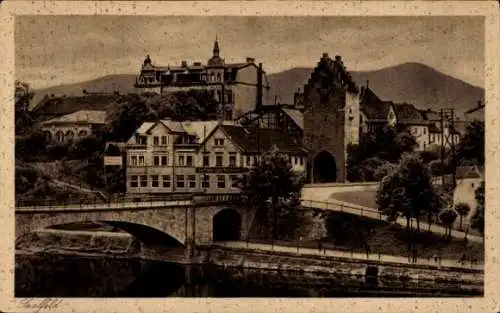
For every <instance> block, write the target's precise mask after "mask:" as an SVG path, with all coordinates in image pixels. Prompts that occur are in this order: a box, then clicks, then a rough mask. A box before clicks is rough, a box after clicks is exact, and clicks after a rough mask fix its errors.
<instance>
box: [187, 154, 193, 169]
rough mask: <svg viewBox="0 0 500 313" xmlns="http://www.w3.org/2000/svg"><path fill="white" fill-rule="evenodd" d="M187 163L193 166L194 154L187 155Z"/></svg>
mask: <svg viewBox="0 0 500 313" xmlns="http://www.w3.org/2000/svg"><path fill="white" fill-rule="evenodd" d="M186 165H187V166H193V156H191V155H188V156H186Z"/></svg>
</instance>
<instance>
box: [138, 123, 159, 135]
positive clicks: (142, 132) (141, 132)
mask: <svg viewBox="0 0 500 313" xmlns="http://www.w3.org/2000/svg"><path fill="white" fill-rule="evenodd" d="M154 125H156V123H155V122H144V123H142V125H141V126H140V127H139V128H138V129H137V130H136V131H135V133H136V134H139V135H145V134H146V132H147V131H148V130H150V129H151V127H153V126H154Z"/></svg>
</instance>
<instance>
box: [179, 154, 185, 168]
mask: <svg viewBox="0 0 500 313" xmlns="http://www.w3.org/2000/svg"><path fill="white" fill-rule="evenodd" d="M178 165H179V166H184V156H183V155H179V164H178Z"/></svg>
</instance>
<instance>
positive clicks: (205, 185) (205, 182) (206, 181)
mask: <svg viewBox="0 0 500 313" xmlns="http://www.w3.org/2000/svg"><path fill="white" fill-rule="evenodd" d="M201 187H202V188H210V177H209V176H208V175H203V180H202V181H201Z"/></svg>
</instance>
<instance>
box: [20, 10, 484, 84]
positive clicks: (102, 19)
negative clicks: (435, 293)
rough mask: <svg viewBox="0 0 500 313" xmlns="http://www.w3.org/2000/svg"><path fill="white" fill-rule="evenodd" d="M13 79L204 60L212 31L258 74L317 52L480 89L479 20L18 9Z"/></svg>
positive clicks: (230, 57) (353, 66)
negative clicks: (258, 65)
mask: <svg viewBox="0 0 500 313" xmlns="http://www.w3.org/2000/svg"><path fill="white" fill-rule="evenodd" d="M15 23H16V24H15V54H16V79H19V80H22V81H25V82H28V83H29V84H30V85H31V86H32V87H33V88H38V89H39V88H45V87H50V86H55V85H60V84H69V83H75V82H80V81H85V80H90V79H94V78H97V77H101V76H104V75H109V74H130V73H138V71H139V70H140V65H141V64H142V61H143V60H144V58H145V56H146V54H149V55H150V56H151V59H152V61H153V64H157V65H180V63H181V61H182V60H187V61H188V63H192V62H196V61H200V62H204V63H205V62H206V61H207V60H208V59H209V58H210V56H211V54H212V47H213V42H214V40H215V37H216V36H217V38H218V40H219V45H220V50H221V52H220V54H221V56H222V57H223V58H225V60H226V62H242V61H244V60H245V59H246V57H254V58H256V62H262V63H263V67H264V69H265V70H266V72H267V73H268V74H269V73H275V72H280V71H283V70H287V69H290V68H293V67H314V66H315V65H316V63H317V62H318V60H319V59H320V57H321V55H322V53H324V52H326V53H328V54H329V55H331V56H332V57H333V56H334V55H341V56H342V59H343V60H344V63H345V65H346V67H347V68H348V70H353V71H354V70H356V71H358V70H361V71H368V70H376V69H380V68H384V67H389V66H394V65H398V64H401V63H405V62H419V63H423V64H426V65H428V66H431V67H433V68H435V69H436V70H439V71H441V72H443V73H445V74H448V75H451V76H454V77H456V78H459V79H462V80H463V81H465V82H468V83H470V84H473V85H476V86H479V87H484V19H483V18H482V17H437V16H435V17H430V16H426V17H332V16H330V17H241V16H240V17H225V16H211V17H204V16H196V17H195V16H193V17H191V16H182V17H173V16H168V17H161V16H54V15H52V16H40V15H39V16H17V17H16V22H15Z"/></svg>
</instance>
